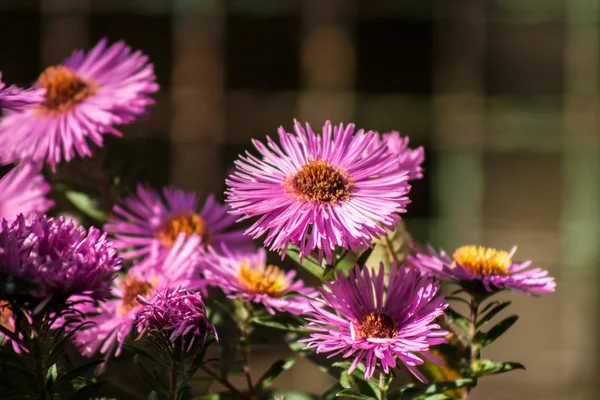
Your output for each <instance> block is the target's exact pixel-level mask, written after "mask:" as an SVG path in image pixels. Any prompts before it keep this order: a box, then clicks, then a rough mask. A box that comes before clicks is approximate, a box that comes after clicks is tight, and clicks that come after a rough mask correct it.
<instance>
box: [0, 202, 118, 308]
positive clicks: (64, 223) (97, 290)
mask: <svg viewBox="0 0 600 400" xmlns="http://www.w3.org/2000/svg"><path fill="white" fill-rule="evenodd" d="M0 249H2V251H1V252H0V273H3V274H8V275H9V276H16V277H18V278H21V279H23V280H26V281H28V282H30V283H33V284H34V285H35V288H34V289H33V291H32V292H31V294H32V295H34V296H36V297H43V298H51V297H52V296H53V295H55V294H61V295H85V296H86V297H91V298H94V299H102V298H104V297H106V296H107V295H108V294H109V292H110V283H111V281H112V280H113V278H114V277H115V276H116V272H117V271H118V270H119V269H120V268H121V259H120V258H119V257H117V251H116V249H115V248H114V247H113V246H112V244H111V243H110V242H109V241H108V240H107V239H106V234H104V233H102V232H101V231H100V230H98V229H96V228H93V227H92V228H90V229H89V230H88V231H87V232H86V230H85V228H83V227H76V226H75V224H74V223H73V221H71V220H67V219H65V218H64V217H60V218H58V219H53V218H48V217H46V216H44V215H39V214H37V213H31V214H30V215H29V217H28V218H25V217H24V216H23V215H22V214H20V215H19V216H18V217H17V219H16V220H15V221H14V222H12V223H9V222H7V221H6V220H4V221H3V222H2V224H1V226H0Z"/></svg>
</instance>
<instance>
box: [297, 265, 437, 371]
mask: <svg viewBox="0 0 600 400" xmlns="http://www.w3.org/2000/svg"><path fill="white" fill-rule="evenodd" d="M325 285H327V287H328V288H329V290H324V289H320V290H321V295H322V296H323V298H324V299H325V304H326V305H327V306H329V307H330V308H331V309H332V311H329V310H328V309H327V308H325V307H323V308H315V309H314V310H313V311H312V313H311V314H312V315H311V316H310V317H309V318H308V320H309V321H310V323H309V325H308V326H307V328H308V329H310V330H312V331H314V332H313V333H311V334H310V337H309V338H307V339H302V341H304V342H308V345H307V348H315V349H316V351H317V353H331V354H330V356H329V357H333V356H335V355H338V354H342V357H343V358H353V360H352V363H351V365H350V368H349V370H348V373H351V372H352V371H353V370H354V369H355V368H356V367H357V366H358V364H359V363H360V362H361V361H363V360H364V361H365V374H364V376H365V379H370V378H371V377H372V376H373V373H374V372H375V368H376V366H377V364H380V365H381V368H382V369H383V371H384V372H385V373H389V372H390V368H395V367H396V365H397V360H400V361H401V362H402V363H404V365H406V367H407V368H408V370H409V371H411V372H412V373H413V374H414V375H415V376H416V377H417V378H418V379H419V380H421V381H425V377H424V376H423V375H422V374H421V373H420V372H419V370H418V369H417V367H416V366H417V365H421V364H423V362H424V361H423V358H425V359H427V360H429V361H432V362H436V363H439V360H438V359H437V358H435V357H434V356H432V355H431V354H429V353H428V350H429V347H430V346H434V345H438V344H441V343H444V342H446V340H445V339H444V335H446V334H447V333H448V332H447V331H443V330H441V329H440V327H439V325H437V324H435V323H434V320H435V319H436V318H437V317H439V316H440V315H442V314H443V313H444V309H445V308H446V304H444V298H443V297H442V296H438V295H437V292H438V289H439V286H440V284H439V282H438V281H436V280H434V279H433V278H432V277H430V276H426V275H421V273H420V272H419V270H417V269H414V268H404V267H400V268H398V267H397V266H396V264H393V265H392V268H391V270H390V278H389V284H388V287H387V290H386V289H385V288H384V267H383V264H381V265H380V268H379V272H376V270H374V269H370V268H367V267H364V268H363V270H362V272H361V271H360V269H359V267H358V266H356V268H355V269H354V271H351V272H350V274H349V276H348V277H345V276H343V275H342V274H340V275H339V277H338V279H337V281H335V282H326V283H325Z"/></svg>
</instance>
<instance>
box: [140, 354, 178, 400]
mask: <svg viewBox="0 0 600 400" xmlns="http://www.w3.org/2000/svg"><path fill="white" fill-rule="evenodd" d="M133 369H135V372H136V373H137V374H138V375H139V377H140V378H141V379H142V381H144V383H145V384H146V386H148V387H149V388H150V389H152V390H154V391H156V392H160V393H167V392H168V391H169V390H168V388H165V387H161V384H160V380H158V379H156V378H155V377H154V376H153V375H152V373H150V371H148V370H147V369H146V367H144V365H143V364H142V362H141V361H140V355H139V354H136V355H135V356H133Z"/></svg>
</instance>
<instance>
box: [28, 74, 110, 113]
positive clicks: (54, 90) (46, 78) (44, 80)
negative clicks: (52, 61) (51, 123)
mask: <svg viewBox="0 0 600 400" xmlns="http://www.w3.org/2000/svg"><path fill="white" fill-rule="evenodd" d="M38 85H39V86H40V87H42V88H44V89H46V96H45V98H44V101H43V102H42V108H43V110H44V111H51V112H64V111H68V110H70V109H71V108H73V107H74V106H75V105H77V104H78V103H80V102H82V101H83V100H85V99H86V98H88V97H90V96H92V95H93V94H94V93H96V91H98V88H99V85H98V83H96V82H94V81H92V80H86V79H83V78H82V77H80V76H79V75H77V74H76V73H75V72H73V71H72V70H70V69H69V68H67V67H63V66H62V65H59V66H56V67H48V68H46V70H45V71H44V72H42V74H41V75H40V77H39V79H38Z"/></svg>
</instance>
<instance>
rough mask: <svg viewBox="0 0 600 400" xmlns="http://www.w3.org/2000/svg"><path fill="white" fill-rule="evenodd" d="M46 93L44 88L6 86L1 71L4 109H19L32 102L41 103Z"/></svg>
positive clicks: (0, 95) (0, 105) (0, 100)
mask: <svg viewBox="0 0 600 400" xmlns="http://www.w3.org/2000/svg"><path fill="white" fill-rule="evenodd" d="M45 93H46V91H45V90H44V89H37V88H31V89H20V88H18V87H16V86H6V84H5V83H4V82H2V72H0V109H2V110H3V111H6V110H9V111H19V110H22V109H23V108H25V107H27V106H30V105H32V104H36V103H41V102H42V101H43V100H44V95H45Z"/></svg>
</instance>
